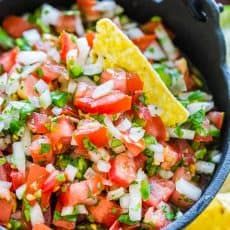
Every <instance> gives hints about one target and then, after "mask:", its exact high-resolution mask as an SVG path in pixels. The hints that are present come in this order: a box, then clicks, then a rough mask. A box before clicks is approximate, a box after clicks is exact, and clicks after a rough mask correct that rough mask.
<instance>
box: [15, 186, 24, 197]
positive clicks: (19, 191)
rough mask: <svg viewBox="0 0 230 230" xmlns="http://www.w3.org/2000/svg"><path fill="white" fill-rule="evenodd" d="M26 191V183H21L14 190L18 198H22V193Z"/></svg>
mask: <svg viewBox="0 0 230 230" xmlns="http://www.w3.org/2000/svg"><path fill="white" fill-rule="evenodd" d="M25 192H26V184H23V185H21V186H20V187H18V188H17V189H16V191H15V193H16V197H17V198H18V199H19V200H22V198H23V196H24V194H25Z"/></svg>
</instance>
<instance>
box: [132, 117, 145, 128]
mask: <svg viewBox="0 0 230 230" xmlns="http://www.w3.org/2000/svg"><path fill="white" fill-rule="evenodd" d="M132 126H133V127H144V126H145V120H144V119H140V118H135V119H133V121H132Z"/></svg>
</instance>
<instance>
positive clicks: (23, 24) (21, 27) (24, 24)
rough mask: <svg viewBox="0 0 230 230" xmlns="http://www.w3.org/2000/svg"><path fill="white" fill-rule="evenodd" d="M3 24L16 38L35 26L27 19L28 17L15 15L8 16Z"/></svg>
mask: <svg viewBox="0 0 230 230" xmlns="http://www.w3.org/2000/svg"><path fill="white" fill-rule="evenodd" d="M2 26H3V28H4V29H5V30H6V31H7V33H8V34H9V35H11V36H12V37H14V38H19V37H21V36H22V33H23V32H24V31H26V30H29V29H31V28H33V25H32V24H30V23H29V22H28V21H26V19H24V18H23V17H18V16H14V15H12V16H8V17H6V18H5V19H4V20H3V23H2Z"/></svg>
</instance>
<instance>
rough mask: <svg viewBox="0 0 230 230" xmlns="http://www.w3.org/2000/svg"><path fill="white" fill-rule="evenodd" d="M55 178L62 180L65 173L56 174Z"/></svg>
mask: <svg viewBox="0 0 230 230" xmlns="http://www.w3.org/2000/svg"><path fill="white" fill-rule="evenodd" d="M56 179H57V180H58V182H64V181H65V180H66V179H65V174H64V173H59V174H57V176H56Z"/></svg>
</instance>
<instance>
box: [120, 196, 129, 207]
mask: <svg viewBox="0 0 230 230" xmlns="http://www.w3.org/2000/svg"><path fill="white" fill-rule="evenodd" d="M129 201H130V196H129V194H128V193H126V194H124V195H123V196H122V197H121V198H120V206H121V208H123V209H128V208H129Z"/></svg>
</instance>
